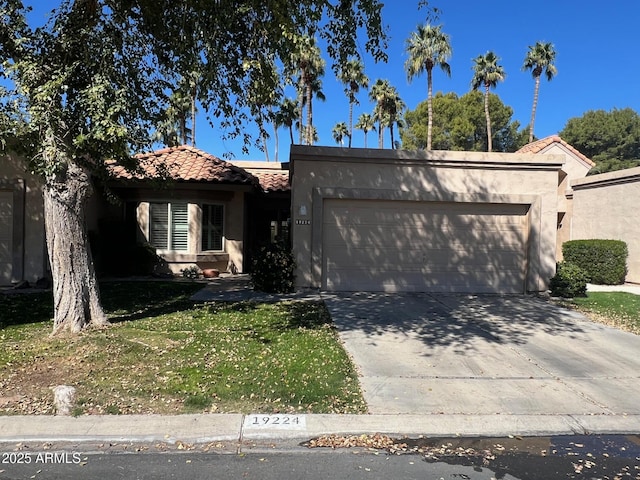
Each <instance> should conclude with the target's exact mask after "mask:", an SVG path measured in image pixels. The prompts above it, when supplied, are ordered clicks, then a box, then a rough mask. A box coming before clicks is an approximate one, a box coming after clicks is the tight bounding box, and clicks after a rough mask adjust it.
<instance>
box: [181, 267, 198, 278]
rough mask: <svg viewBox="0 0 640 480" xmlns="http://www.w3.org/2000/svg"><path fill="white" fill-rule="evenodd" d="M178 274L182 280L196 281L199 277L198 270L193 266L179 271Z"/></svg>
mask: <svg viewBox="0 0 640 480" xmlns="http://www.w3.org/2000/svg"><path fill="white" fill-rule="evenodd" d="M180 272H181V273H182V276H183V277H184V278H188V279H190V280H197V279H198V278H199V277H200V269H199V268H198V267H197V266H195V265H191V266H190V267H187V268H184V269H182V270H180Z"/></svg>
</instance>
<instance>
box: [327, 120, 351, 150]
mask: <svg viewBox="0 0 640 480" xmlns="http://www.w3.org/2000/svg"><path fill="white" fill-rule="evenodd" d="M331 133H332V134H333V139H334V140H335V141H336V143H337V144H338V145H340V146H341V147H342V146H344V137H350V135H349V127H347V124H346V123H344V122H340V123H336V124H335V126H334V127H333V129H332V130H331Z"/></svg>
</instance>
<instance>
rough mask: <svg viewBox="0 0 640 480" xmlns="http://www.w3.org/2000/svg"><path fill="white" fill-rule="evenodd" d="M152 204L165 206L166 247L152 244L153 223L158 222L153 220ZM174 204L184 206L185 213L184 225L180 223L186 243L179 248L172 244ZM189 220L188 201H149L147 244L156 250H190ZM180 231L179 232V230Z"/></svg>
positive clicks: (174, 217)
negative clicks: (183, 246)
mask: <svg viewBox="0 0 640 480" xmlns="http://www.w3.org/2000/svg"><path fill="white" fill-rule="evenodd" d="M154 205H162V206H164V207H165V208H166V218H167V221H166V232H165V235H166V239H167V241H166V247H159V246H157V245H156V244H154V238H153V237H154V235H153V234H154V224H155V223H158V222H154V220H153V217H154V215H153V209H154ZM174 205H181V206H184V207H185V212H184V213H185V214H186V224H185V225H180V226H183V228H184V232H183V234H184V235H185V238H186V244H185V248H181V249H176V248H175V246H174V236H175V234H176V226H178V225H177V223H176V222H175V219H176V216H175V215H174ZM190 221H191V216H190V215H189V203H188V202H170V201H160V202H156V201H154V202H149V237H148V239H149V244H150V245H151V246H152V247H153V248H155V249H156V250H157V251H160V252H176V253H188V252H189V251H190V249H189V246H190V244H191V240H190V238H189V237H190V236H191V235H190ZM162 227H164V225H162ZM179 233H180V232H179Z"/></svg>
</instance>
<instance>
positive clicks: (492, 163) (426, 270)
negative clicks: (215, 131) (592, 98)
mask: <svg viewBox="0 0 640 480" xmlns="http://www.w3.org/2000/svg"><path fill="white" fill-rule="evenodd" d="M565 162H566V158H565V155H562V154H545V155H540V154H532V153H520V154H505V153H479V152H452V151H429V152H425V151H419V152H409V151H403V150H377V149H359V148H352V149H345V148H333V147H303V146H292V148H291V170H292V177H291V179H292V228H293V234H292V239H293V251H294V255H295V259H296V263H297V271H296V284H297V286H298V287H311V288H320V289H322V290H329V291H359V290H362V291H388V292H398V291H435V292H475V293H481V292H491V293H524V292H529V291H542V290H546V288H547V284H548V280H549V278H551V277H552V276H553V274H554V273H555V251H556V230H557V224H558V222H557V219H558V185H559V182H560V180H559V179H560V178H561V176H562V175H561V169H562V167H563V165H564V164H565Z"/></svg>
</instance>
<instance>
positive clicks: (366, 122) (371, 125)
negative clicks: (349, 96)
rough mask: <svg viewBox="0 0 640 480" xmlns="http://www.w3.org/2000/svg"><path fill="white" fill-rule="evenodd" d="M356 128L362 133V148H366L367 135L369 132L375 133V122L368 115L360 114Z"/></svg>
mask: <svg viewBox="0 0 640 480" xmlns="http://www.w3.org/2000/svg"><path fill="white" fill-rule="evenodd" d="M356 128H357V129H358V130H362V131H363V132H364V148H367V133H369V132H370V131H372V130H373V131H374V132H375V131H376V122H375V120H374V118H373V117H372V116H371V115H370V114H368V113H361V114H360V116H359V117H358V122H357V123H356Z"/></svg>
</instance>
